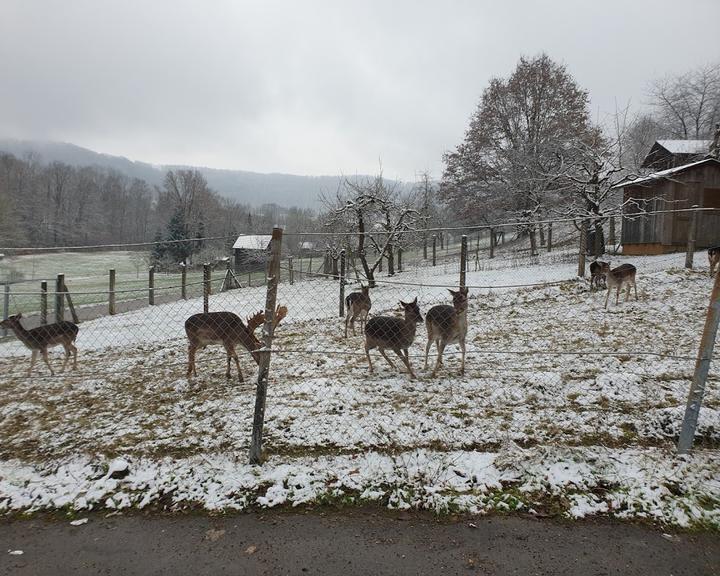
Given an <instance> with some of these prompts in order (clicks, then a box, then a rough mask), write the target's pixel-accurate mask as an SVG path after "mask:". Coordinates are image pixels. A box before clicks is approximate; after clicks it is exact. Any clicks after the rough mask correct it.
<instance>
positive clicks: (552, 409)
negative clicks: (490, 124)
mask: <svg viewBox="0 0 720 576" xmlns="http://www.w3.org/2000/svg"><path fill="white" fill-rule="evenodd" d="M606 226H607V224H606ZM497 231H499V232H502V231H504V232H505V235H504V238H503V236H502V234H499V235H498V236H497V237H495V238H494V239H493V240H492V241H491V239H490V233H489V231H488V230H485V229H483V230H480V231H477V230H470V231H469V233H468V234H467V235H466V236H467V239H466V243H467V251H466V253H467V261H466V267H465V271H464V272H465V273H464V286H465V287H466V289H467V292H465V291H464V290H462V289H461V286H460V276H461V258H460V255H461V251H462V230H454V229H453V230H450V229H448V230H440V229H437V230H434V231H433V234H430V235H429V234H424V235H423V234H415V235H408V236H407V237H406V238H404V239H403V241H402V242H398V243H397V245H395V246H393V257H392V261H391V260H390V259H389V258H387V257H383V258H382V259H380V260H379V261H380V262H381V263H378V264H377V265H376V266H375V269H374V271H373V272H374V274H373V278H372V279H371V278H368V277H367V274H366V270H365V266H364V265H363V263H362V261H361V257H360V254H358V253H357V245H356V244H355V239H354V238H353V237H351V236H348V235H340V234H338V235H332V234H326V235H325V236H323V238H322V241H321V242H320V241H318V242H308V241H307V240H306V239H305V237H303V236H301V235H298V236H291V235H287V236H286V237H285V238H284V240H283V255H282V260H281V266H280V269H281V273H280V278H279V286H278V292H277V304H278V305H279V307H280V308H278V312H279V314H278V318H279V323H278V325H277V328H276V330H275V337H274V340H273V344H272V351H271V367H270V382H269V387H268V391H267V399H266V411H265V423H264V446H265V449H266V451H267V452H269V453H275V454H288V455H292V454H296V453H308V452H310V453H313V452H314V453H318V454H322V453H334V452H344V453H353V452H361V451H366V450H368V449H378V450H384V451H391V452H401V451H405V450H409V449H413V448H434V449H441V450H455V449H491V448H496V447H497V446H498V445H499V444H501V443H502V442H504V441H505V440H507V439H510V440H513V441H515V442H516V443H518V444H520V445H523V446H532V445H538V444H550V443H552V444H565V445H570V446H578V445H589V444H592V445H595V444H597V445H603V446H623V445H636V444H643V445H645V444H648V445H665V444H667V443H669V442H671V441H674V440H675V439H676V438H677V435H678V433H679V430H680V425H681V422H682V416H683V410H684V407H685V402H686V399H687V392H688V388H689V383H690V380H691V378H692V374H693V367H694V362H695V358H696V357H697V351H698V344H699V341H700V335H701V332H702V327H703V322H704V319H705V314H706V311H707V306H708V297H709V293H710V287H711V284H712V283H711V280H710V275H709V274H708V270H707V267H706V266H705V262H704V261H702V260H701V254H700V253H698V254H697V255H696V269H693V270H686V269H685V268H684V267H683V264H684V259H685V255H684V254H683V253H673V254H665V255H658V256H634V257H631V256H621V255H616V254H613V253H612V252H614V250H615V248H616V247H617V244H615V245H610V244H609V243H607V244H606V246H605V250H606V251H607V252H608V253H607V254H606V255H605V258H608V259H609V260H610V262H611V267H612V268H614V267H616V266H617V265H620V264H625V263H630V264H633V265H634V266H635V267H636V268H637V299H636V298H635V294H634V292H633V293H631V294H630V298H629V300H625V297H624V296H623V297H622V298H621V299H620V301H619V303H618V304H616V303H615V295H614V293H613V294H612V295H611V297H610V299H609V303H608V306H607V308H605V298H606V295H607V293H606V291H605V290H604V289H599V290H594V289H592V286H591V284H590V282H589V277H590V273H589V269H588V270H587V271H586V277H585V278H579V277H578V258H579V246H580V232H579V231H578V229H577V228H576V227H575V226H574V225H573V224H572V223H568V222H564V221H563V222H560V221H558V222H556V223H555V225H554V226H553V229H552V237H551V238H550V237H549V234H548V229H547V228H546V229H545V231H544V234H543V236H542V237H541V236H540V234H539V231H538V233H537V234H536V237H535V238H534V239H531V238H530V237H529V235H528V234H525V233H522V232H520V233H518V228H517V226H515V225H513V226H508V227H506V228H505V229H504V230H503V227H502V226H500V225H498V226H497ZM609 235H610V231H609V229H607V228H606V229H605V239H606V240H607V239H608V236H609ZM433 236H434V240H433ZM308 237H309V236H308ZM618 237H619V230H618ZM433 241H434V243H435V250H434V258H433V248H432V244H433ZM549 242H550V246H549V249H548V243H549ZM587 243H588V242H587V241H586V244H587ZM343 250H344V256H343V252H342V251H343ZM218 253H219V254H221V256H222V258H230V260H229V261H228V260H222V259H219V260H218V263H217V264H216V266H215V267H214V268H213V270H212V272H211V275H210V278H209V279H208V277H207V276H203V270H202V268H201V267H197V268H190V269H188V270H186V273H185V283H184V285H185V295H184V298H183V297H182V293H181V287H182V285H183V284H182V282H181V278H180V273H179V272H178V271H177V269H168V270H165V271H163V270H157V271H156V272H155V276H154V281H155V284H154V288H153V290H154V294H153V296H154V305H152V306H151V305H149V288H148V285H147V282H146V279H144V278H143V279H141V280H138V279H137V278H136V279H132V278H123V277H122V276H121V275H118V277H117V282H116V285H115V299H116V308H117V309H116V311H115V312H116V313H115V314H112V315H111V314H109V298H110V294H109V291H108V290H103V288H102V287H101V286H100V284H101V282H102V283H103V284H104V283H106V282H107V276H106V275H103V276H99V275H98V276H92V275H87V276H84V277H83V278H76V277H74V276H73V274H71V273H70V272H71V271H70V270H67V271H66V276H65V285H66V288H67V292H68V293H69V294H70V296H71V298H72V300H73V305H74V307H75V311H76V314H77V316H78V319H79V320H80V322H79V323H78V333H77V337H76V338H75V340H74V345H75V346H76V347H77V351H78V352H77V367H76V369H74V370H73V369H72V365H73V362H72V360H71V361H70V362H69V363H68V366H67V367H66V369H65V370H64V371H61V366H62V364H63V361H64V359H63V358H64V354H65V352H64V349H63V347H62V334H61V335H60V336H59V337H58V338H59V340H58V342H59V346H55V347H51V348H50V355H49V366H47V365H45V363H44V361H43V359H42V357H40V356H39V357H38V359H37V361H36V363H35V365H34V367H33V371H32V373H31V374H30V375H28V373H27V372H28V367H29V366H30V355H31V352H30V350H28V349H27V348H26V346H24V345H23V343H22V342H21V339H22V335H21V339H18V338H17V337H16V336H15V335H13V334H12V333H11V332H10V331H9V332H8V334H7V335H6V336H5V337H4V338H2V339H1V340H0V373H2V377H1V378H0V413H2V415H3V418H2V419H0V435H1V436H2V437H3V439H4V442H3V443H2V446H0V457H2V458H25V459H28V460H34V459H37V458H39V457H41V456H43V455H52V456H55V457H57V456H67V455H71V454H73V453H77V452H81V451H91V452H97V453H109V454H114V453H128V454H138V455H153V456H182V455H191V454H206V453H208V452H238V451H246V450H247V448H248V447H249V443H250V438H251V433H252V422H253V412H254V406H255V385H256V378H257V364H256V360H257V357H258V354H257V353H256V352H255V353H251V352H254V351H256V350H258V349H260V348H261V347H262V345H261V343H260V342H261V340H262V330H263V328H262V326H263V321H264V316H263V312H264V306H265V302H266V293H267V287H266V283H267V275H266V273H265V271H264V269H265V267H266V264H267V252H264V253H263V254H262V255H260V256H259V257H258V259H257V261H256V262H255V263H254V264H253V265H252V266H248V267H247V268H243V267H242V266H237V265H236V264H237V260H236V259H235V255H234V254H230V253H228V252H227V250H226V251H225V252H223V251H222V250H221V249H220V248H218ZM365 256H366V260H367V262H368V264H369V266H373V265H374V264H375V263H376V262H378V259H379V254H373V251H372V249H368V250H367V253H366V254H365ZM491 256H492V257H491ZM590 261H591V258H590V257H589V256H588V260H587V264H588V266H589V263H590ZM228 262H230V265H229V268H228ZM241 262H242V259H241ZM343 262H344V265H343ZM228 270H230V271H231V272H232V274H230V275H228V274H229V272H228ZM143 272H144V273H146V271H143ZM127 275H128V273H126V274H125V276H127ZM88 278H90V280H88ZM228 279H234V280H235V281H236V282H237V284H229V283H228ZM138 283H140V284H141V285H138ZM30 286H31V284H30V283H22V284H13V285H12V289H11V290H10V291H9V293H8V309H7V315H8V316H12V315H15V314H17V313H22V319H21V320H20V325H21V326H22V327H23V329H30V328H37V327H41V326H42V325H43V324H42V321H43V318H42V315H41V311H42V308H43V304H42V301H43V295H41V294H40V293H39V291H37V289H35V290H33V289H32V288H30ZM34 286H35V288H37V281H34ZM238 286H239V287H238ZM208 287H209V289H208ZM230 287H232V289H227V290H224V289H226V288H230ZM363 289H365V291H363ZM450 290H452V292H450ZM58 296H66V295H65V294H64V291H62V292H61V293H60V294H58V292H57V291H56V289H55V284H54V278H52V277H49V278H48V292H47V294H46V300H47V318H46V322H47V324H48V325H52V324H53V323H54V322H55V321H56V320H58V319H60V317H62V318H64V320H65V321H70V320H72V317H71V311H70V309H69V307H68V301H67V298H66V297H65V298H63V299H61V303H62V314H60V315H59V316H58V317H56V315H55V309H56V308H55V307H56V302H58ZM206 303H207V309H208V312H209V314H207V313H205V306H206ZM238 319H240V320H241V321H242V322H240V320H238ZM346 325H347V336H346V334H345V332H346ZM8 330H9V329H8ZM61 332H62V330H61ZM461 335H462V337H461ZM223 340H224V344H225V345H226V347H227V349H230V350H232V348H231V347H230V346H229V345H228V342H229V343H230V344H232V346H233V347H234V350H235V351H236V353H237V363H236V361H235V358H230V359H228V357H227V354H226V349H224V348H223ZM460 340H464V344H465V354H464V370H463V366H462V364H463V354H462V352H461V346H460V343H459V341H460ZM428 343H429V344H430V345H429V350H428V354H427V363H426V360H425V357H426V348H427V347H428ZM206 344H210V345H208V346H205V345H206ZM366 347H367V348H368V350H367V352H366ZM439 347H440V348H443V347H445V348H444V351H443V354H442V356H443V361H442V364H438V348H439ZM381 350H382V352H384V353H385V355H386V356H387V360H386V359H385V358H384V357H383V355H382V352H381ZM189 351H191V352H192V353H193V354H194V355H195V361H194V367H192V366H189ZM368 355H369V357H370V360H371V362H372V369H373V370H372V372H371V370H370V365H369V363H368ZM717 358H718V354H717V353H716V354H715V356H714V359H715V360H716V361H715V363H714V365H713V367H712V370H711V374H710V379H709V383H708V386H707V394H706V399H705V402H704V405H703V411H702V413H701V419H700V425H699V428H698V431H697V440H698V441H699V442H700V443H703V444H705V445H708V446H713V447H717V445H718V442H719V441H720V392H718V386H717V384H718V382H720V374H719V373H718V368H717V366H718V364H717ZM388 360H389V361H388ZM238 366H239V369H240V371H241V372H242V375H243V380H242V381H241V380H240V377H239V370H238ZM193 368H194V369H193ZM50 369H52V371H53V372H55V375H51V374H50ZM411 371H412V374H411V373H410V372H411ZM188 372H190V374H189V376H188ZM228 374H229V377H228Z"/></svg>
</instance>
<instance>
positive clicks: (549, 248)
mask: <svg viewBox="0 0 720 576" xmlns="http://www.w3.org/2000/svg"><path fill="white" fill-rule="evenodd" d="M547 251H548V252H552V222H548V225H547Z"/></svg>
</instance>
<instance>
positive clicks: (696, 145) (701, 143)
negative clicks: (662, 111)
mask: <svg viewBox="0 0 720 576" xmlns="http://www.w3.org/2000/svg"><path fill="white" fill-rule="evenodd" d="M711 144H712V140H656V141H655V143H654V144H653V145H652V148H650V152H648V154H647V156H645V159H644V160H643V163H642V168H650V169H651V170H668V169H670V168H677V167H678V166H684V165H685V164H690V163H691V162H697V161H698V160H702V159H703V157H704V156H705V155H706V154H707V153H708V150H709V149H710V145H711Z"/></svg>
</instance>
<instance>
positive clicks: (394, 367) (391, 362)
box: [378, 348, 397, 370]
mask: <svg viewBox="0 0 720 576" xmlns="http://www.w3.org/2000/svg"><path fill="white" fill-rule="evenodd" d="M378 350H380V354H382V357H383V358H385V360H387V363H388V364H390V367H391V368H392V369H393V370H397V366H395V364H393V361H392V360H390V358H388V357H387V354H385V350H384V349H383V348H378Z"/></svg>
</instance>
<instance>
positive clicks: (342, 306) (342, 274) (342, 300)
mask: <svg viewBox="0 0 720 576" xmlns="http://www.w3.org/2000/svg"><path fill="white" fill-rule="evenodd" d="M339 310H340V318H342V317H344V316H345V250H341V251H340V306H339Z"/></svg>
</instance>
